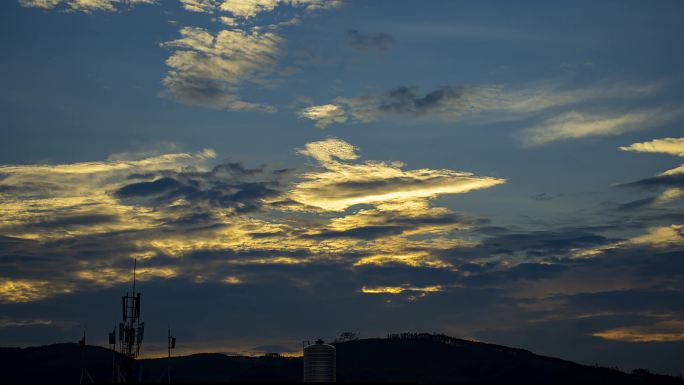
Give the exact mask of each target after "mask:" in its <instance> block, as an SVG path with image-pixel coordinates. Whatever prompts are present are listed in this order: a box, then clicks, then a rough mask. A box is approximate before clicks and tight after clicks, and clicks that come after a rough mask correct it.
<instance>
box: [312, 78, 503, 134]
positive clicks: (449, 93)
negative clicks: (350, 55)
mask: <svg viewBox="0 0 684 385" xmlns="http://www.w3.org/2000/svg"><path fill="white" fill-rule="evenodd" d="M499 92H500V90H499V88H497V87H489V86H485V87H451V86H447V87H441V88H439V89H437V90H434V91H431V92H429V93H427V94H425V95H422V96H421V95H419V94H418V91H417V90H416V89H415V88H413V87H399V88H396V89H393V90H390V91H387V92H385V93H382V94H375V95H367V96H361V97H357V98H344V97H338V98H336V99H335V104H327V105H322V106H312V107H309V108H308V109H306V110H303V111H302V112H300V116H303V117H307V118H309V119H311V120H314V121H316V124H317V125H321V123H320V122H319V120H318V118H317V116H315V115H313V116H311V115H308V114H305V112H306V111H308V110H311V109H314V110H318V109H326V108H331V107H327V106H334V107H335V114H336V117H337V120H330V119H328V120H326V121H325V126H327V125H330V124H333V123H344V122H346V121H347V120H350V121H353V122H371V121H374V120H377V119H379V118H381V117H383V116H390V115H396V114H398V115H406V116H411V117H438V118H441V119H446V120H453V119H456V118H458V117H460V116H461V115H463V114H465V113H469V112H477V111H480V110H483V109H488V108H492V107H493V106H494V103H495V100H496V97H497V95H498V93H499ZM343 113H346V115H347V116H346V117H345V116H343V115H342V114H343Z"/></svg>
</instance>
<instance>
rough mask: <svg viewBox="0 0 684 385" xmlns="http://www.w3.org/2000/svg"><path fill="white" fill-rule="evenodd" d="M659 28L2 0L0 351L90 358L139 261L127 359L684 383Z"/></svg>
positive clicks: (499, 14)
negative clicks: (413, 358)
mask: <svg viewBox="0 0 684 385" xmlns="http://www.w3.org/2000/svg"><path fill="white" fill-rule="evenodd" d="M683 12H684V3H682V2H681V1H676V0H664V1H660V2H657V3H645V2H640V1H636V0H629V1H606V2H600V3H596V2H592V1H578V2H572V3H567V4H566V3H549V2H544V1H539V0H536V1H532V0H527V1H521V2H516V3H510V2H502V1H492V2H486V3H479V2H478V3H473V2H466V1H442V0H432V1H427V2H420V3H418V2H415V1H410V0H376V1H364V0H164V1H162V0H130V1H129V0H126V1H123V0H95V1H93V0H10V1H4V2H2V3H0V31H1V32H0V42H1V44H2V47H3V49H4V54H3V57H2V59H0V84H2V87H0V133H1V134H2V140H0V346H22V347H25V346H35V345H39V344H44V343H52V342H53V341H67V340H69V341H76V340H78V339H79V338H80V337H81V334H82V333H83V330H85V329H87V332H88V342H91V341H92V342H93V343H95V344H103V345H106V342H107V337H108V336H107V334H108V333H109V332H111V330H112V327H114V328H115V329H116V328H117V323H118V322H120V321H119V320H120V319H121V314H119V313H120V312H121V303H120V300H121V296H122V295H125V294H126V293H127V292H129V291H130V289H131V278H132V274H131V273H132V270H133V265H134V263H137V275H136V277H137V281H136V282H137V288H138V289H139V290H140V291H141V292H142V299H141V301H142V303H141V306H142V311H141V315H140V319H139V320H138V319H136V322H137V321H144V322H145V324H146V325H147V330H146V332H145V334H146V336H145V340H144V341H143V343H142V352H143V353H146V354H159V352H162V351H163V352H166V343H167V337H168V336H167V326H170V328H171V331H172V333H173V335H174V337H177V338H178V351H179V352H180V351H182V350H183V349H187V350H186V351H200V350H201V351H204V352H211V351H223V352H241V353H244V354H249V353H250V352H252V353H254V352H257V353H258V352H273V353H281V352H283V353H293V352H298V351H300V350H301V349H300V345H301V342H302V340H306V339H310V340H315V339H316V338H319V337H322V338H326V337H327V338H334V337H335V336H337V335H338V334H339V333H340V332H342V331H345V330H353V331H357V332H359V333H360V335H361V336H378V335H379V336H382V335H385V334H387V333H391V332H397V331H406V330H416V331H426V332H430V333H440V334H445V335H453V336H457V337H459V338H463V339H470V340H475V341H486V342H487V343H492V344H499V345H504V346H511V347H516V348H521V349H525V350H529V351H532V352H534V353H535V354H539V355H544V356H551V357H558V358H561V359H565V360H569V361H573V362H577V363H581V364H586V365H594V364H598V365H601V366H605V367H615V366H617V367H620V368H625V369H634V368H646V369H648V370H650V371H652V372H654V373H664V374H671V375H684V362H683V361H682V359H681V358H678V357H680V356H681V355H682V352H684V309H683V308H682V306H681V305H682V303H684V259H683V258H682V257H684V205H683V204H684V164H683V163H684V162H683V161H682V159H683V157H684V130H683V129H682V128H683V125H684V87H682V85H684V73H682V68H684V51H683V50H682V47H684V24H683V23H681V20H680V15H682V14H683ZM131 301H134V300H133V299H131ZM133 308H134V306H133V307H131V309H133ZM131 324H132V323H131ZM117 330H118V329H117Z"/></svg>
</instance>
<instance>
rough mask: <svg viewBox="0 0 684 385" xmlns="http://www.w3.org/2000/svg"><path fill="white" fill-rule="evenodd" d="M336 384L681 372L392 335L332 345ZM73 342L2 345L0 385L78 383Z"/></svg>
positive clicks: (195, 370) (141, 369)
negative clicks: (610, 365)
mask: <svg viewBox="0 0 684 385" xmlns="http://www.w3.org/2000/svg"><path fill="white" fill-rule="evenodd" d="M334 345H335V346H336V347H337V379H338V382H401V383H420V384H447V383H448V384H473V385H474V384H497V385H503V384H573V385H574V384H628V385H629V384H644V385H645V384H655V385H659V384H662V385H665V384H673V385H674V384H679V385H684V379H682V378H680V377H672V376H663V375H656V374H652V373H650V372H649V371H648V370H645V369H635V370H634V371H632V373H624V372H621V371H619V370H616V369H610V368H604V367H598V366H587V365H580V364H576V363H574V362H570V361H565V360H561V359H557V358H550V357H544V356H539V355H536V354H534V353H531V352H529V351H527V350H523V349H515V348H509V347H506V346H501V345H494V344H486V343H481V342H474V341H468V340H462V339H458V338H454V337H449V336H446V335H434V334H424V333H401V334H391V335H388V336H387V338H371V339H357V340H349V341H345V342H337V343H334ZM80 357H81V356H80V353H79V348H78V345H77V344H57V345H50V346H43V347H35V348H25V349H18V348H0V359H1V360H2V362H3V365H4V367H5V369H4V373H3V381H2V383H3V384H5V383H6V384H14V383H16V384H47V383H50V384H76V383H78V378H79V374H80V368H81V359H80ZM84 357H85V359H84V361H83V362H84V364H85V365H86V366H87V367H88V370H89V371H90V373H91V374H92V375H93V378H94V379H95V381H96V382H97V383H106V382H109V381H110V380H111V373H112V371H111V370H112V369H111V363H112V351H111V350H108V349H105V348H101V347H96V346H88V347H87V348H86V354H85V356H84ZM137 364H138V366H137V367H136V376H135V378H140V379H141V380H142V381H143V382H148V383H154V382H160V381H163V382H166V380H167V377H166V373H167V372H166V371H167V368H168V367H170V368H171V378H172V382H176V383H199V382H212V383H240V382H278V383H286V382H290V383H297V382H301V378H302V360H301V358H299V357H282V356H277V355H274V354H270V355H266V356H263V357H235V356H226V355H223V354H194V355H191V356H185V357H174V358H170V359H168V358H163V359H146V360H139V361H137Z"/></svg>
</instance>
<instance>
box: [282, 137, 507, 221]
mask: <svg viewBox="0 0 684 385" xmlns="http://www.w3.org/2000/svg"><path fill="white" fill-rule="evenodd" d="M300 153H301V154H303V155H308V156H311V157H313V158H314V159H316V160H318V161H319V164H320V166H321V167H322V169H321V170H318V171H311V172H308V173H305V174H304V175H302V181H301V182H299V183H298V184H297V185H296V186H295V187H294V188H293V190H292V191H291V193H290V196H291V199H292V200H294V201H296V202H299V203H301V204H302V205H304V206H308V207H312V208H317V209H322V210H325V211H342V210H344V209H346V208H348V207H350V206H354V205H358V204H381V203H386V202H406V201H411V200H415V199H430V198H434V197H437V196H439V195H443V194H462V193H466V192H469V191H472V190H477V189H483V188H489V187H493V186H496V185H498V184H502V183H504V182H505V181H504V180H503V179H497V178H491V177H478V176H475V175H473V174H472V173H468V172H459V171H453V170H432V169H418V170H409V171H404V170H402V166H403V164H401V163H398V162H394V163H386V162H374V161H366V162H363V163H347V162H342V161H337V160H335V159H333V158H338V159H341V160H353V159H356V158H357V157H358V155H356V153H355V152H354V148H353V146H351V145H350V144H348V143H346V142H343V141H341V140H339V139H328V140H325V141H320V142H313V143H310V144H309V145H307V147H306V148H305V149H304V150H300Z"/></svg>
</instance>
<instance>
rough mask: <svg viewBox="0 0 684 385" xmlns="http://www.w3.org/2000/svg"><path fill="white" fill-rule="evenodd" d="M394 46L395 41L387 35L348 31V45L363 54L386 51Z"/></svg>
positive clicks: (354, 30)
mask: <svg viewBox="0 0 684 385" xmlns="http://www.w3.org/2000/svg"><path fill="white" fill-rule="evenodd" d="M393 44H394V39H393V38H392V36H390V35H388V34H386V33H374V34H366V33H362V32H360V31H358V30H356V29H350V30H349V31H347V45H349V46H350V47H352V48H354V49H356V50H359V51H362V52H366V51H369V50H378V51H385V50H387V49H389V48H390V47H391V46H392V45H393Z"/></svg>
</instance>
